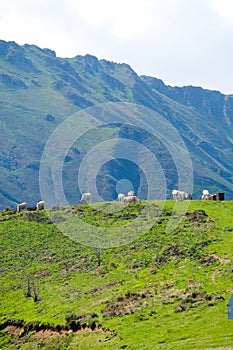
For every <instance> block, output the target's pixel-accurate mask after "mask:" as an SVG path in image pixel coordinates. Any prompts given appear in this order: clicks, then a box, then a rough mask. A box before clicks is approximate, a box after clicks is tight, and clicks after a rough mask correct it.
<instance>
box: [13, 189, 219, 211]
mask: <svg viewBox="0 0 233 350" xmlns="http://www.w3.org/2000/svg"><path fill="white" fill-rule="evenodd" d="M172 197H173V199H174V200H175V201H183V200H191V199H192V195H191V194H190V193H188V192H185V191H179V190H173V191H172ZM91 198H92V195H91V193H90V192H86V193H83V194H82V197H81V199H80V203H89V202H90V201H91ZM201 199H202V200H224V193H223V192H219V193H217V194H210V193H209V191H208V190H203V192H202V196H201ZM118 201H119V202H122V203H124V204H128V203H132V202H133V203H139V202H140V199H139V198H138V197H137V196H136V195H135V194H134V191H129V192H128V195H127V196H125V195H124V194H123V193H119V194H118ZM23 209H27V203H26V202H23V203H20V204H18V205H17V212H18V213H20V212H21V211H22V210H23ZM41 209H45V202H44V201H39V202H38V203H37V204H36V210H41Z"/></svg>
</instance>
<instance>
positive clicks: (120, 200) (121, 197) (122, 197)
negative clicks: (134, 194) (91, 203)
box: [117, 193, 125, 202]
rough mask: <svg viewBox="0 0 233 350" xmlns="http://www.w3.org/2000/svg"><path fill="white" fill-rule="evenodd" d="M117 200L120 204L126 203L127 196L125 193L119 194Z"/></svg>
mask: <svg viewBox="0 0 233 350" xmlns="http://www.w3.org/2000/svg"><path fill="white" fill-rule="evenodd" d="M117 198H118V201H119V202H124V199H125V195H124V194H123V193H119V194H118V197H117Z"/></svg>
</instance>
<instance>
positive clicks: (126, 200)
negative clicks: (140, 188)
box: [124, 196, 140, 204]
mask: <svg viewBox="0 0 233 350" xmlns="http://www.w3.org/2000/svg"><path fill="white" fill-rule="evenodd" d="M132 202H134V203H139V202H140V199H139V198H138V197H137V196H127V197H125V198H124V203H126V204H128V203H132Z"/></svg>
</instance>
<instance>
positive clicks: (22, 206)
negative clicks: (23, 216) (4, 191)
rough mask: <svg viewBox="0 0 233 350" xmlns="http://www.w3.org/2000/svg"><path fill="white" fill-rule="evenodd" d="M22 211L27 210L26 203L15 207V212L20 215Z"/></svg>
mask: <svg viewBox="0 0 233 350" xmlns="http://www.w3.org/2000/svg"><path fill="white" fill-rule="evenodd" d="M23 209H27V203H26V202H23V203H20V204H18V205H17V212H18V213H20V212H21V210H23Z"/></svg>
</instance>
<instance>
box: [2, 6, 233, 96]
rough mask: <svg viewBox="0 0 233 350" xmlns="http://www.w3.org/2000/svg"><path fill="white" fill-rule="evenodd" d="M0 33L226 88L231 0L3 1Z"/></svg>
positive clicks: (230, 88)
mask: <svg viewBox="0 0 233 350" xmlns="http://www.w3.org/2000/svg"><path fill="white" fill-rule="evenodd" d="M0 39H2V40H6V41H15V42H16V43H18V44H20V45H23V44H25V43H27V44H34V45H37V46H39V47H41V48H49V49H51V50H54V51H56V54H57V56H58V57H74V56H76V55H85V54H87V53H88V54H91V55H94V56H96V57H97V58H98V59H106V60H109V61H114V62H118V63H122V62H124V63H127V64H129V65H130V66H131V67H132V68H133V69H134V71H135V72H136V73H137V74H138V75H143V74H144V75H150V76H154V77H156V78H160V79H162V80H163V81H164V83H165V84H167V85H171V86H175V85H176V86H183V85H194V86H201V87H203V88H206V89H211V90H219V91H221V92H222V93H225V94H231V93H233V0H7V1H4V2H2V3H1V10H0Z"/></svg>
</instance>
